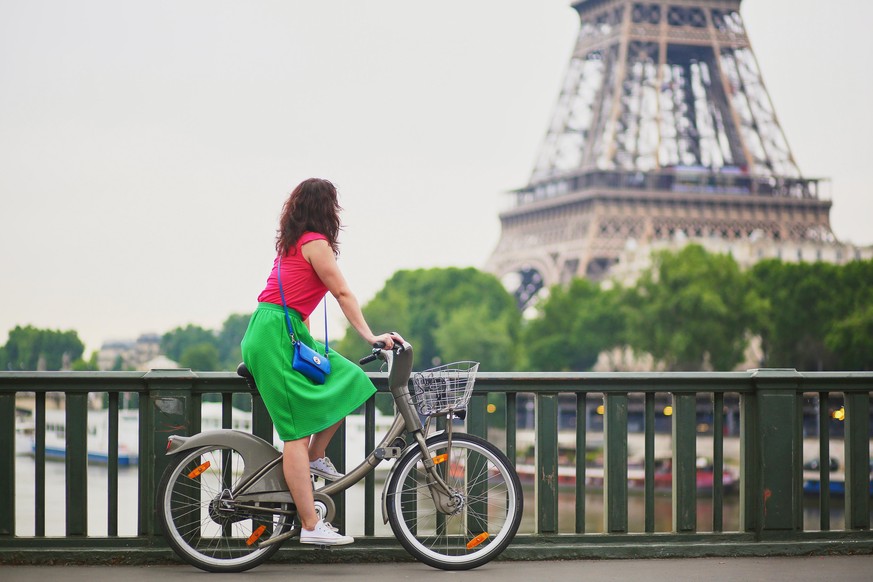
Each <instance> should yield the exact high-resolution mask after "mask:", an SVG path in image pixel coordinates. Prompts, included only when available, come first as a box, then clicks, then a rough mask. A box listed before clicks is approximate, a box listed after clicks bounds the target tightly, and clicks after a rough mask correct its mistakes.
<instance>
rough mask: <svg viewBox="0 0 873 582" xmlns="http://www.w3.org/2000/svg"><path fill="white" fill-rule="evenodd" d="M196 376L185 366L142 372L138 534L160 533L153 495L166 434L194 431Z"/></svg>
mask: <svg viewBox="0 0 873 582" xmlns="http://www.w3.org/2000/svg"><path fill="white" fill-rule="evenodd" d="M195 378H196V375H195V374H194V373H193V372H192V371H191V370H188V369H178V370H152V371H150V372H148V373H147V374H146V375H145V376H143V380H144V381H145V383H146V393H145V394H144V395H143V397H142V398H140V424H139V426H140V441H139V442H140V445H139V446H140V450H139V486H140V522H139V533H140V535H145V536H149V537H153V536H156V535H159V534H160V528H159V527H158V525H157V523H156V521H155V518H156V507H155V495H156V493H157V488H158V484H159V482H160V480H161V477H162V476H163V474H164V470H165V469H166V468H167V465H168V464H169V461H168V459H167V456H166V455H165V454H164V452H165V451H166V449H167V438H168V437H169V436H170V435H181V436H189V435H191V434H192V432H193V427H192V424H193V422H194V418H199V414H200V411H199V410H196V411H195V410H194V406H193V404H192V401H193V400H194V399H193V397H192V390H193V386H194V380H195Z"/></svg>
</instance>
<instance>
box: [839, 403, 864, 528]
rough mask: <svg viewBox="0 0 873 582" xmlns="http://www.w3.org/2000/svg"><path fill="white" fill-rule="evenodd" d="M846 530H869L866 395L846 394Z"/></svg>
mask: <svg viewBox="0 0 873 582" xmlns="http://www.w3.org/2000/svg"><path fill="white" fill-rule="evenodd" d="M844 403H845V407H846V421H845V446H846V455H845V473H846V477H845V478H846V485H845V486H846V529H849V530H851V529H855V530H857V529H864V530H867V529H870V448H869V447H870V432H869V431H870V428H869V423H870V393H869V392H846V393H845V394H844Z"/></svg>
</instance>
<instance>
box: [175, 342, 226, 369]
mask: <svg viewBox="0 0 873 582" xmlns="http://www.w3.org/2000/svg"><path fill="white" fill-rule="evenodd" d="M218 361H219V360H218V347H217V346H216V345H215V343H212V342H202V343H199V344H194V345H190V346H188V347H186V348H185V351H183V352H182V354H181V356H179V365H180V366H182V367H183V368H191V369H192V370H217V369H218V367H219V366H218Z"/></svg>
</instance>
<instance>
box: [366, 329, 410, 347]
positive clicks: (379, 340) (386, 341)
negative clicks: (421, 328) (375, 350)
mask: <svg viewBox="0 0 873 582" xmlns="http://www.w3.org/2000/svg"><path fill="white" fill-rule="evenodd" d="M403 341H404V340H403V338H402V337H400V334H399V333H397V332H396V331H389V332H388V333H383V334H381V335H377V336H375V337H374V338H373V341H372V342H370V343H371V345H374V346H375V345H376V344H382V349H386V350H391V349H394V344H402V343H403Z"/></svg>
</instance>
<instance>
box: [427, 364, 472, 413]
mask: <svg viewBox="0 0 873 582" xmlns="http://www.w3.org/2000/svg"><path fill="white" fill-rule="evenodd" d="M478 370H479V362H469V361H465V362H453V363H451V364H445V365H443V366H437V367H436V368H431V369H429V370H424V371H422V372H416V373H415V375H413V377H412V383H413V386H414V394H413V395H412V398H413V400H414V401H415V406H416V408H418V412H419V413H420V414H424V415H427V416H436V415H440V414H445V413H447V412H448V411H450V410H465V409H466V408H467V402H468V401H469V400H470V395H471V394H472V392H473V383H474V382H475V381H476V372H477V371H478Z"/></svg>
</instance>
